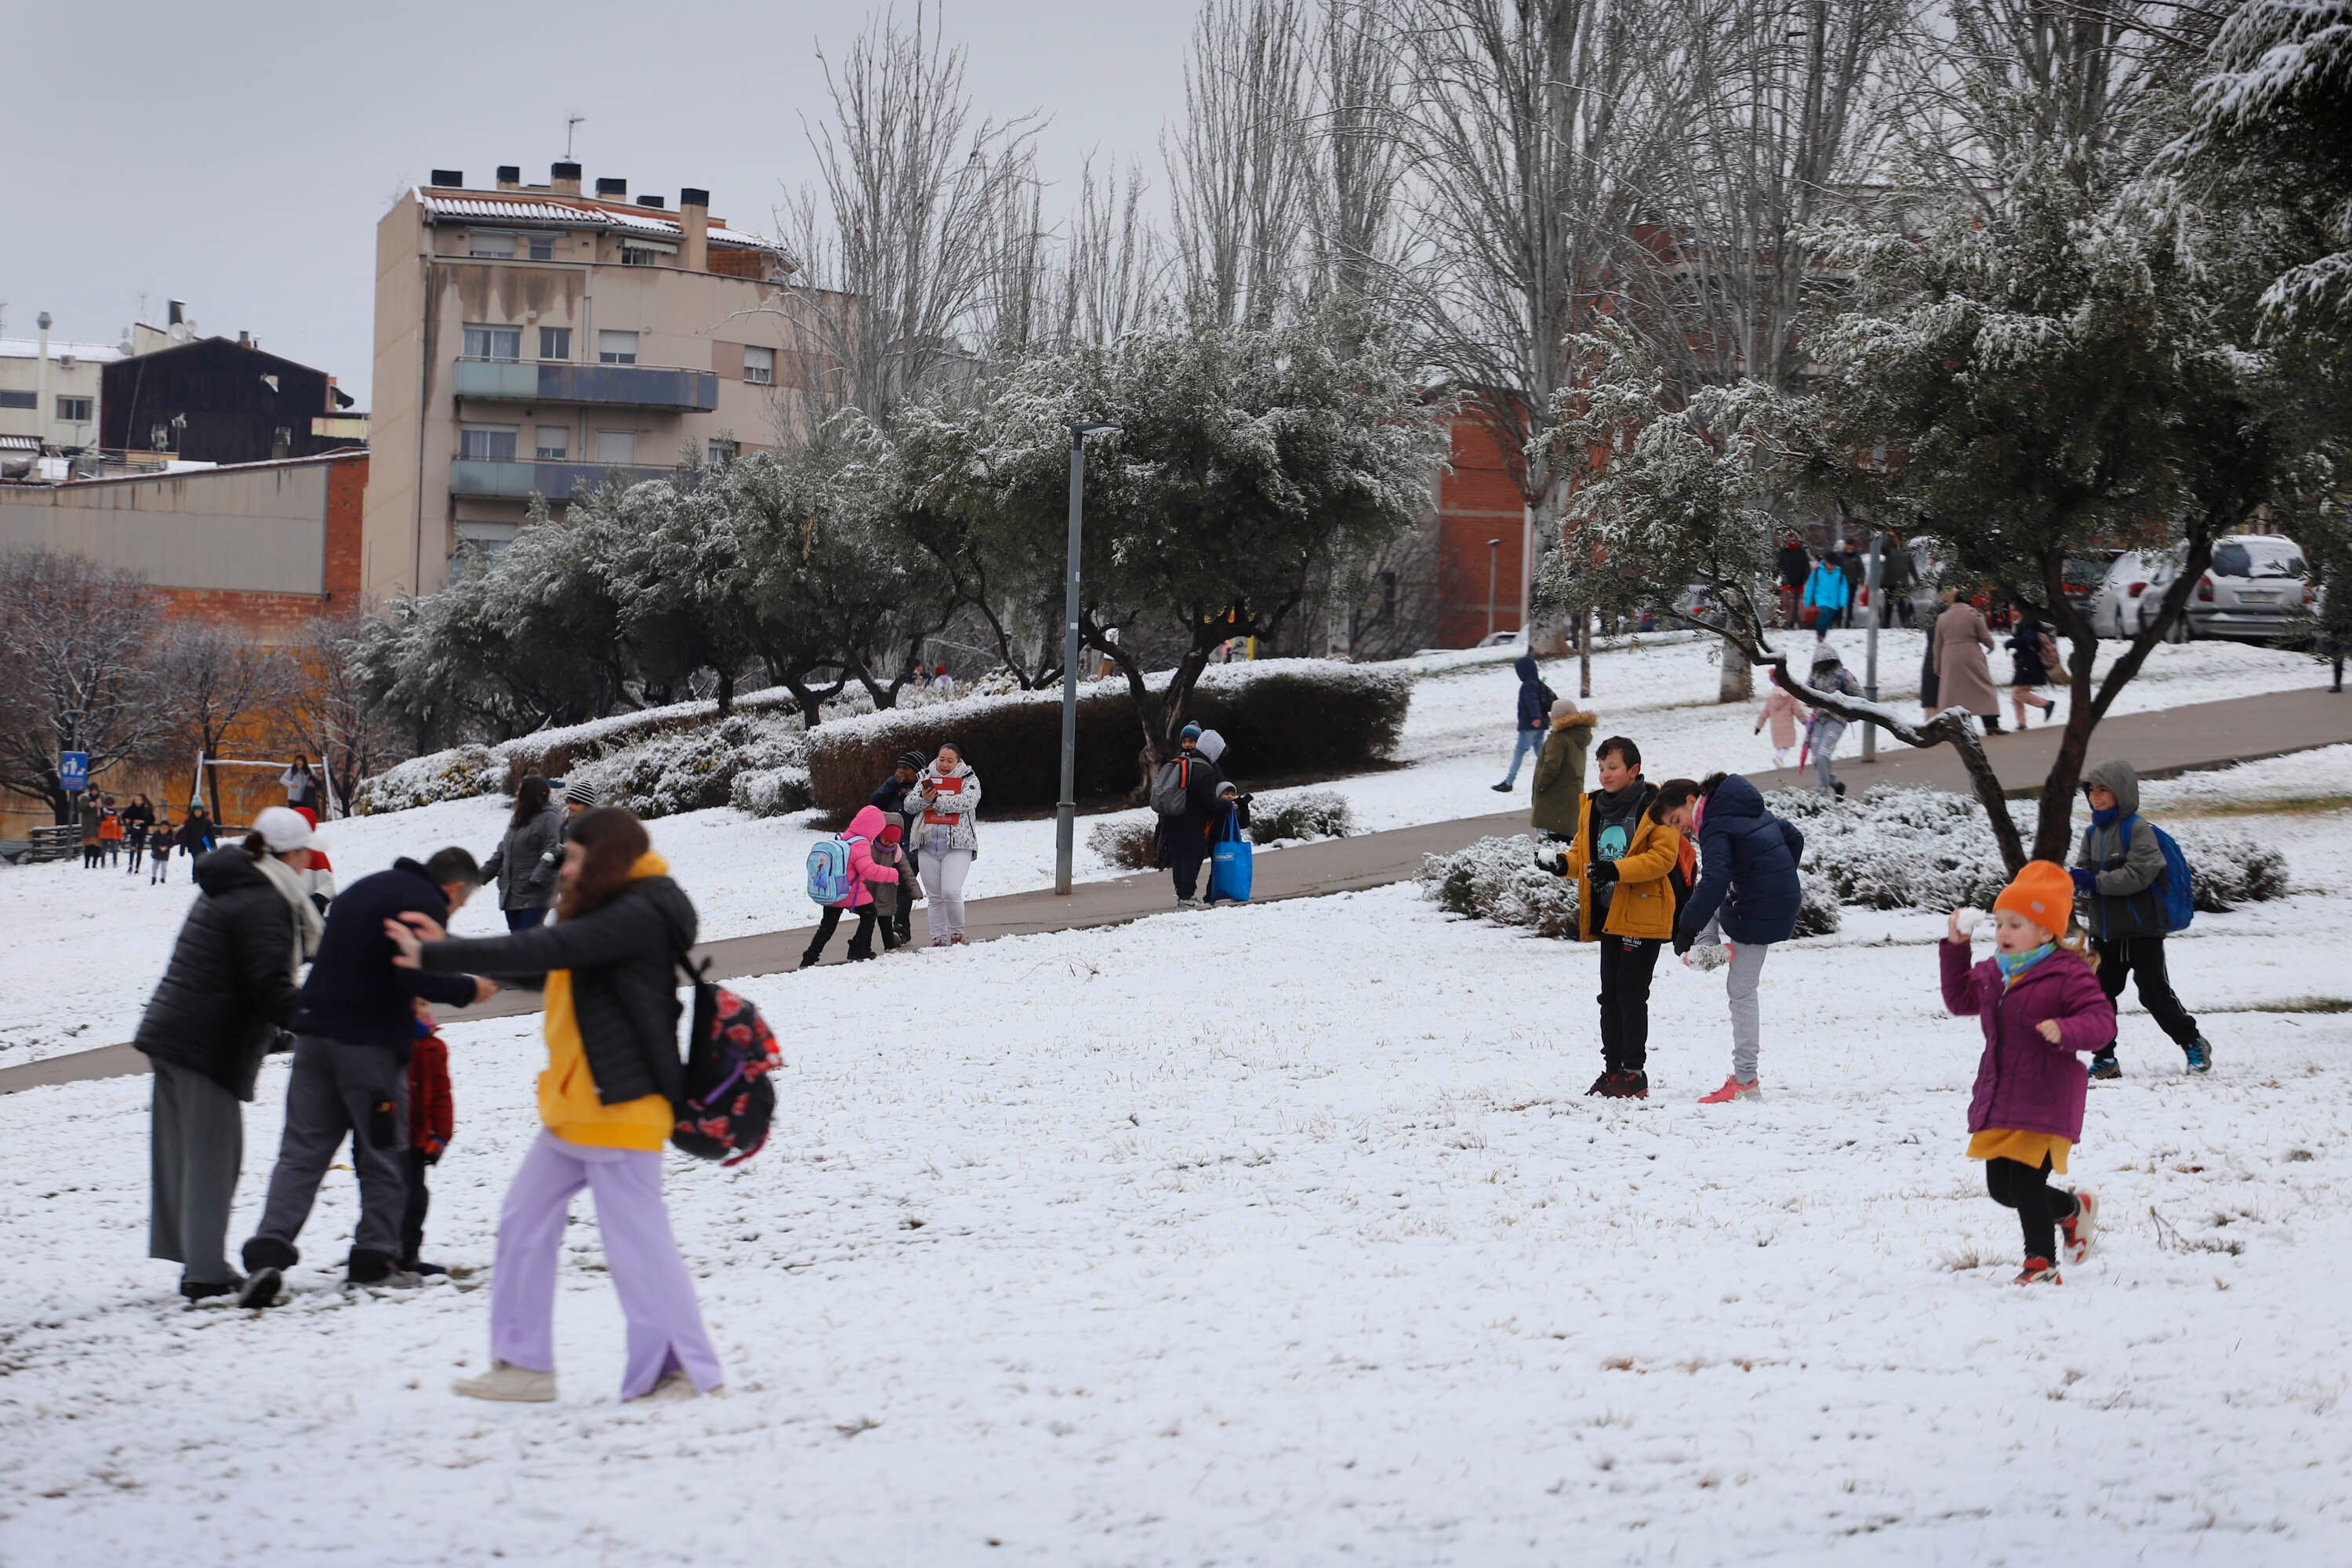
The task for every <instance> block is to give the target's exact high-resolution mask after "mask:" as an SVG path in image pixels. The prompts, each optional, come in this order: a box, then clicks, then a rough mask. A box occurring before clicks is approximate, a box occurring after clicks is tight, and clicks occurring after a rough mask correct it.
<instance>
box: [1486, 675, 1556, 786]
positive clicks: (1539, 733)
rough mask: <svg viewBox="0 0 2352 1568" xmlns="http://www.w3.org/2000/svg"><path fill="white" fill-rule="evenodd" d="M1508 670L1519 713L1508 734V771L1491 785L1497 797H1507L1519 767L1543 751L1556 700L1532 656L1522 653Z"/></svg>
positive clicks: (1517, 776)
mask: <svg viewBox="0 0 2352 1568" xmlns="http://www.w3.org/2000/svg"><path fill="white" fill-rule="evenodd" d="M1511 668H1512V669H1513V670H1515V671H1516V672H1517V675H1518V678H1519V696H1518V714H1517V720H1516V721H1515V722H1514V723H1513V726H1512V731H1511V770H1510V772H1508V773H1505V774H1504V775H1503V782H1502V783H1501V784H1496V785H1494V786H1493V787H1494V791H1495V793H1496V795H1508V794H1510V793H1511V789H1512V786H1513V785H1515V784H1517V783H1518V782H1519V764H1520V763H1522V762H1525V761H1526V760H1527V759H1528V757H1529V756H1531V755H1534V754H1535V753H1537V752H1540V751H1542V750H1543V742H1544V735H1545V733H1546V731H1549V729H1550V727H1551V705H1552V704H1553V703H1554V702H1556V701H1558V700H1559V699H1558V698H1557V697H1556V696H1554V695H1553V693H1552V689H1551V688H1550V687H1549V686H1546V685H1545V684H1544V679H1543V677H1542V676H1541V675H1539V674H1538V673H1537V671H1536V661H1535V659H1534V658H1533V657H1532V656H1530V655H1528V654H1521V655H1520V656H1519V657H1518V658H1516V659H1514V660H1512V661H1511Z"/></svg>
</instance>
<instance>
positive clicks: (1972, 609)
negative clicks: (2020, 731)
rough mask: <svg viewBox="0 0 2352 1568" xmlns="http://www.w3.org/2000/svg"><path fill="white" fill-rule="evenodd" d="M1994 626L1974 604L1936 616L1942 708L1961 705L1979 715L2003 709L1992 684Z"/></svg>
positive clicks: (1961, 605)
mask: <svg viewBox="0 0 2352 1568" xmlns="http://www.w3.org/2000/svg"><path fill="white" fill-rule="evenodd" d="M1991 651H1992V628H1991V627H1990V626H1986V625H1985V618H1984V616H1983V615H1981V614H1980V613H1979V611H1978V609H1977V607H1976V606H1975V605H1970V604H1965V603H1963V604H1956V605H1951V606H1950V607H1948V609H1946V610H1945V611H1944V613H1943V614H1942V615H1940V616H1937V617H1936V678H1937V681H1938V682H1939V683H1940V686H1941V689H1939V690H1938V691H1937V694H1936V695H1937V703H1938V711H1941V710H1943V709H1947V708H1958V709H1960V710H1962V711H1964V712H1969V713H1974V714H1976V715H1977V716H1978V717H1979V718H1983V717H1985V716H1987V715H1989V714H1996V715H1997V714H1999V713H2000V691H1999V690H1998V689H1995V688H1994V686H1993V683H1992V666H1991V665H1990V664H1989V663H1987V662H1986V660H1985V655H1986V654H1988V653H1990V652H1991Z"/></svg>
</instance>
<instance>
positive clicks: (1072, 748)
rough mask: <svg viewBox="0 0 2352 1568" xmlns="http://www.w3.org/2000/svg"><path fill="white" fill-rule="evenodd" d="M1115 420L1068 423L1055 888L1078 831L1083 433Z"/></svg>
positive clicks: (1064, 882)
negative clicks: (1067, 551)
mask: <svg viewBox="0 0 2352 1568" xmlns="http://www.w3.org/2000/svg"><path fill="white" fill-rule="evenodd" d="M1116 429H1118V426H1116V425H1107V424H1097V425H1073V426H1070V558H1069V569H1068V572H1067V574H1066V576H1065V577H1064V579H1063V583H1062V798H1061V799H1059V800H1058V801H1055V803H1054V891H1055V892H1056V893H1067V892H1068V891H1069V890H1070V856H1071V853H1072V850H1073V848H1074V843H1073V840H1074V839H1075V838H1076V835H1077V831H1078V800H1077V792H1078V538H1079V532H1080V530H1081V529H1082V528H1083V527H1084V525H1085V521H1086V504H1087V503H1086V480H1087V437H1089V436H1099V435H1102V434H1105V433H1106V432H1108V431H1112V430H1116Z"/></svg>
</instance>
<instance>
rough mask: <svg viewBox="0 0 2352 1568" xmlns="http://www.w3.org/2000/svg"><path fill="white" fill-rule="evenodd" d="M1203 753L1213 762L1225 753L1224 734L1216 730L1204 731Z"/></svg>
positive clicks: (1202, 737)
mask: <svg viewBox="0 0 2352 1568" xmlns="http://www.w3.org/2000/svg"><path fill="white" fill-rule="evenodd" d="M1201 754H1202V756H1204V757H1206V758H1208V759H1209V761H1211V762H1215V761H1216V760H1217V759H1218V758H1219V757H1222V756H1223V755H1224V754H1225V738H1224V737H1223V735H1220V734H1218V733H1217V732H1216V731H1214V730H1203V731H1201Z"/></svg>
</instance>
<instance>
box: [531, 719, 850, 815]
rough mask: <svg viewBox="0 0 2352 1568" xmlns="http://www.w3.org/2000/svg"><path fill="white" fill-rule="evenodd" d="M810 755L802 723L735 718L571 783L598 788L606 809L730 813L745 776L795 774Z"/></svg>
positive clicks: (619, 759)
mask: <svg viewBox="0 0 2352 1568" xmlns="http://www.w3.org/2000/svg"><path fill="white" fill-rule="evenodd" d="M805 753H806V738H805V737H804V736H803V734H802V732H801V727H800V719H799V717H798V716H797V715H794V714H783V713H736V714H733V715H731V716H730V717H728V718H726V719H722V720H720V721H719V722H718V723H716V724H711V725H707V726H705V727H703V728H699V729H694V730H688V731H683V732H679V733H675V734H667V735H660V736H657V737H656V738H655V739H653V740H650V741H647V742H644V743H643V744H641V745H637V746H633V747H630V748H628V749H627V750H625V751H621V752H614V753H613V754H611V755H609V756H605V757H602V758H599V759H598V760H597V761H595V762H593V763H583V764H582V765H580V766H579V767H576V768H574V769H573V770H572V773H571V774H570V775H569V776H570V777H571V778H572V779H573V780H580V781H584V782H586V783H589V784H593V785H595V786H596V788H597V790H598V791H599V792H600V793H601V794H602V795H603V796H604V804H605V805H624V806H626V807H628V808H629V809H630V810H631V811H634V812H635V813H636V814H637V815H638V816H643V817H656V816H675V815H676V814H677V813H679V812H683V811H703V810H707V809H709V807H711V806H717V805H730V804H732V803H733V800H734V784H735V779H736V776H737V775H738V774H739V773H743V772H745V771H747V770H749V771H752V772H756V773H772V772H776V771H780V770H793V769H797V768H798V766H799V764H800V762H801V760H802V758H803V755H805Z"/></svg>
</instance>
